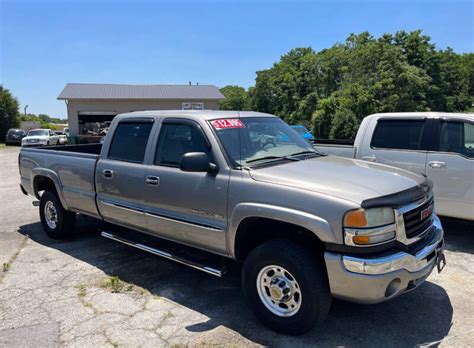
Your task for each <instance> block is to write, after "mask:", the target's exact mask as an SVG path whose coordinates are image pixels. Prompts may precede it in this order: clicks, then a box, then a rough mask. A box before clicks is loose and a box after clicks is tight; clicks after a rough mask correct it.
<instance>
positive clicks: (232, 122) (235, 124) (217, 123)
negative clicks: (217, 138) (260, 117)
mask: <svg viewBox="0 0 474 348" xmlns="http://www.w3.org/2000/svg"><path fill="white" fill-rule="evenodd" d="M211 124H212V125H213V126H214V128H215V129H228V128H245V125H244V124H243V123H242V121H241V120H239V119H238V118H229V119H222V120H214V121H211Z"/></svg>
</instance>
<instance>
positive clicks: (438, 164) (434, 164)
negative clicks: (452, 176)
mask: <svg viewBox="0 0 474 348" xmlns="http://www.w3.org/2000/svg"><path fill="white" fill-rule="evenodd" d="M428 165H429V166H430V167H431V168H433V169H441V168H446V162H440V161H430V162H428Z"/></svg>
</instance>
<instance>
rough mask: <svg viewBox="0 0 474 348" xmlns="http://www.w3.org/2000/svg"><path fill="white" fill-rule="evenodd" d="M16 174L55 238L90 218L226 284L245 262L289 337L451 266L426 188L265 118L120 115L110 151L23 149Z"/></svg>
mask: <svg viewBox="0 0 474 348" xmlns="http://www.w3.org/2000/svg"><path fill="white" fill-rule="evenodd" d="M19 166H20V174H21V190H22V191H23V193H25V194H31V195H34V196H36V197H37V198H38V199H39V213H40V217H41V222H42V225H43V227H44V229H45V231H46V233H47V234H48V235H49V236H50V237H52V238H64V237H67V236H69V235H70V234H72V233H73V230H74V224H75V217H76V214H77V213H80V214H85V215H88V216H91V217H94V218H97V219H102V220H105V221H107V222H109V223H110V224H108V225H110V226H120V228H117V230H116V231H115V230H110V231H103V232H102V235H103V236H104V237H107V238H110V239H113V240H115V241H118V242H122V243H125V244H127V245H130V246H134V247H137V248H139V249H142V250H145V251H148V252H151V253H154V254H157V255H160V256H162V257H165V258H168V259H171V260H174V261H178V262H180V263H183V264H186V265H189V266H191V267H194V268H197V269H200V270H202V271H205V272H208V273H211V274H214V275H217V276H220V275H222V274H223V272H224V270H225V268H224V267H223V266H222V265H225V263H224V262H223V260H229V259H230V260H232V259H233V260H236V261H240V262H242V263H243V267H242V287H243V291H244V294H245V296H246V298H247V300H248V302H249V303H250V306H251V308H252V309H253V311H254V312H255V314H256V316H257V317H258V318H259V319H260V320H261V321H262V322H263V323H264V324H265V325H267V326H268V327H270V328H272V329H274V330H276V331H278V332H282V333H286V334H293V335H296V334H301V333H303V332H305V331H307V330H309V329H310V328H311V327H312V326H314V324H316V323H318V322H320V321H322V320H323V319H324V318H325V316H326V314H327V313H328V311H329V308H330V305H331V298H332V297H336V298H340V299H344V300H349V301H354V302H359V303H378V302H382V301H386V300H389V299H392V298H394V297H396V296H398V295H400V294H402V293H405V292H407V291H410V290H413V289H414V288H416V287H417V286H419V285H420V284H421V283H422V282H423V281H424V280H425V279H426V278H427V277H428V275H429V274H430V273H431V271H432V270H433V268H434V267H437V268H438V271H440V270H441V268H442V267H443V266H444V264H445V261H444V256H443V229H442V226H441V224H440V221H439V219H438V217H437V216H436V215H435V212H434V210H433V193H432V185H431V182H430V181H429V180H428V179H426V178H425V177H423V176H421V175H416V174H413V173H410V172H408V171H405V170H401V169H396V168H393V167H389V166H385V165H380V164H374V163H368V162H364V161H358V160H353V159H345V158H339V157H332V156H325V155H321V154H320V153H318V152H317V151H315V150H314V149H313V147H312V146H311V145H310V144H308V143H307V142H306V141H304V140H303V139H301V138H300V136H299V135H298V134H297V133H296V132H295V131H294V130H293V129H291V128H290V127H289V126H288V125H287V124H286V123H284V122H283V121H282V120H281V119H279V118H278V117H275V116H272V115H268V114H262V113H256V112H233V111H148V112H133V113H128V114H122V115H119V116H117V117H115V118H114V120H113V122H112V125H111V127H110V131H109V133H108V135H107V137H106V138H105V141H104V144H94V145H75V146H61V147H45V148H37V149H22V150H21V153H20V155H19ZM37 205H38V203H37ZM200 253H202V254H200ZM197 254H199V255H198V256H196V255H197ZM216 258H217V261H216Z"/></svg>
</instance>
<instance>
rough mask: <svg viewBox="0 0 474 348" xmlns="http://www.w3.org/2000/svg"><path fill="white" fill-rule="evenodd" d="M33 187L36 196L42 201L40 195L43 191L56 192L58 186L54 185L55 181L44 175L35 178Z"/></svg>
mask: <svg viewBox="0 0 474 348" xmlns="http://www.w3.org/2000/svg"><path fill="white" fill-rule="evenodd" d="M33 187H34V190H35V196H36V198H38V199H40V197H41V195H40V194H39V193H40V192H41V191H46V190H48V191H53V192H56V186H55V185H54V182H53V180H51V179H50V178H48V177H47V176H43V175H38V176H35V179H34V181H33Z"/></svg>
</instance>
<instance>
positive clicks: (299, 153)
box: [286, 151, 323, 158]
mask: <svg viewBox="0 0 474 348" xmlns="http://www.w3.org/2000/svg"><path fill="white" fill-rule="evenodd" d="M309 154H314V155H318V156H323V155H322V154H321V153H320V152H318V151H301V152H297V153H292V154H291V155H288V156H286V157H290V158H291V157H293V156H299V155H309Z"/></svg>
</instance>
